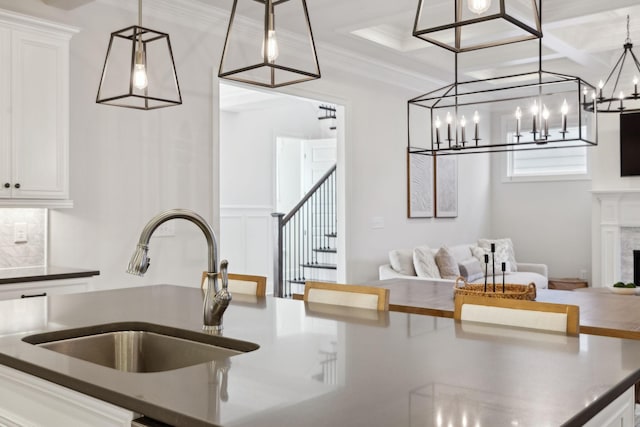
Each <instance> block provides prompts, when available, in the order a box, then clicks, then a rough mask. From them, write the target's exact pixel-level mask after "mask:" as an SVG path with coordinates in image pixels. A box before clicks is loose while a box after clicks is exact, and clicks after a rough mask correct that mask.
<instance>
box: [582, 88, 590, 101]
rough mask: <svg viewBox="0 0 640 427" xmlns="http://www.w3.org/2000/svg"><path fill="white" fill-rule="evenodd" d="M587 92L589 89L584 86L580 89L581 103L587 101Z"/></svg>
mask: <svg viewBox="0 0 640 427" xmlns="http://www.w3.org/2000/svg"><path fill="white" fill-rule="evenodd" d="M587 92H589V90H587V87H586V86H585V87H584V89H582V103H583V104H586V103H587Z"/></svg>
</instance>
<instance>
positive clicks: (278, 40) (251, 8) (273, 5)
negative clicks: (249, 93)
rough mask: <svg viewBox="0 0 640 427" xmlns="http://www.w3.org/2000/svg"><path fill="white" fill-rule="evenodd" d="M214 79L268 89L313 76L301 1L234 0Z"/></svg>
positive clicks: (312, 44) (312, 49) (315, 64)
mask: <svg viewBox="0 0 640 427" xmlns="http://www.w3.org/2000/svg"><path fill="white" fill-rule="evenodd" d="M280 17H286V24H287V27H286V28H287V29H288V28H291V30H287V29H284V28H283V25H282V21H278V22H277V21H276V18H280ZM281 19H282V20H284V19H285V18H281ZM301 31H302V32H304V33H306V36H304V37H302V38H300V36H299V35H298V34H299V33H300V32H301ZM218 77H220V78H224V79H229V80H235V81H239V82H243V83H249V84H254V85H258V86H263V87H269V88H275V87H280V86H286V85H290V84H295V83H300V82H304V81H307V80H313V79H319V78H320V67H319V66H318V56H317V54H316V46H315V42H314V40H313V33H312V31H311V23H310V21H309V12H308V11H307V4H306V1H305V0H234V2H233V8H232V9H231V17H230V19H229V27H228V29H227V36H226V38H225V43H224V50H223V52H222V59H221V61H220V69H219V72H218Z"/></svg>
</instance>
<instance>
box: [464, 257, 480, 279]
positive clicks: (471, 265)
mask: <svg viewBox="0 0 640 427" xmlns="http://www.w3.org/2000/svg"><path fill="white" fill-rule="evenodd" d="M458 268H459V269H460V275H461V276H462V277H464V280H466V281H467V282H473V281H474V280H478V279H481V278H482V277H484V272H483V268H482V264H481V263H480V261H479V260H478V259H476V258H469V259H467V260H465V261H462V262H461V263H459V264H458Z"/></svg>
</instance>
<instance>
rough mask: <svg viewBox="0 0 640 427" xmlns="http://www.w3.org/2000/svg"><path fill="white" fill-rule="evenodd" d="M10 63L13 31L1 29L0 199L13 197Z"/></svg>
mask: <svg viewBox="0 0 640 427" xmlns="http://www.w3.org/2000/svg"><path fill="white" fill-rule="evenodd" d="M10 63H11V31H10V30H9V29H7V28H0V64H2V65H0V197H11V68H10V67H9V66H8V65H7V64H10ZM6 185H8V187H7V186H6Z"/></svg>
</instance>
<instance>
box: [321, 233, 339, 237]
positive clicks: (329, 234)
mask: <svg viewBox="0 0 640 427" xmlns="http://www.w3.org/2000/svg"><path fill="white" fill-rule="evenodd" d="M324 235H325V237H338V233H325V234H324Z"/></svg>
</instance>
